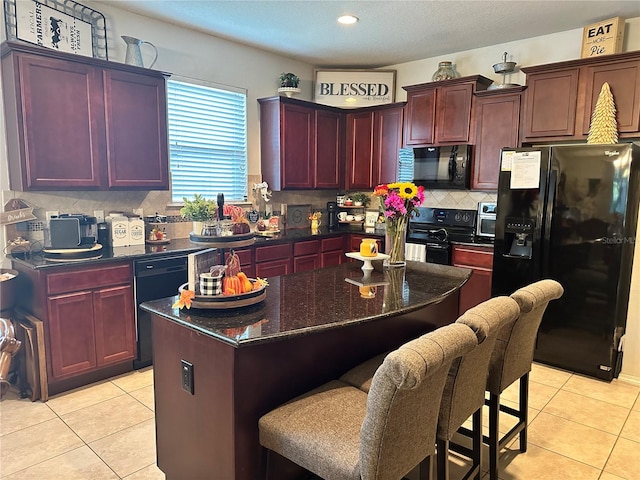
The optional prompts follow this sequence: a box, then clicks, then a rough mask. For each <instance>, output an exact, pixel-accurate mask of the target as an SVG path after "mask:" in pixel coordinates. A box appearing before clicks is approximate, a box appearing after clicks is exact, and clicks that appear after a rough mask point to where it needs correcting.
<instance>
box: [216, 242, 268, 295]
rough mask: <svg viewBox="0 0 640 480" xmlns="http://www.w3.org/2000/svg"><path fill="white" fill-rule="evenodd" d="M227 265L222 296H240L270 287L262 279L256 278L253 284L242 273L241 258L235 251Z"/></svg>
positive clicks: (232, 252)
mask: <svg viewBox="0 0 640 480" xmlns="http://www.w3.org/2000/svg"><path fill="white" fill-rule="evenodd" d="M226 265H227V269H226V270H225V274H224V278H223V279H222V295H227V296H231V295H240V294H242V293H249V292H251V291H252V290H259V289H260V288H262V287H266V286H268V285H269V283H268V282H267V281H266V280H264V279H262V278H256V279H255V280H254V281H253V282H252V281H251V280H250V279H249V278H248V277H247V275H246V274H245V273H244V272H242V271H240V257H238V254H237V253H236V252H234V251H233V250H231V254H230V255H229V258H228V259H227V263H226Z"/></svg>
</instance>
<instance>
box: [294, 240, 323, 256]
mask: <svg viewBox="0 0 640 480" xmlns="http://www.w3.org/2000/svg"><path fill="white" fill-rule="evenodd" d="M318 247H319V242H318V240H309V241H307V242H296V243H294V244H293V256H294V257H299V256H301V255H313V254H314V253H318Z"/></svg>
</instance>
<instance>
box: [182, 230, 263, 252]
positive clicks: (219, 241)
mask: <svg viewBox="0 0 640 480" xmlns="http://www.w3.org/2000/svg"><path fill="white" fill-rule="evenodd" d="M189 240H191V241H192V242H193V243H201V244H203V245H207V246H209V247H216V248H240V247H248V246H250V245H253V243H254V242H255V237H254V233H253V232H249V233H243V234H241V235H226V236H224V237H214V236H211V235H196V234H195V233H193V232H191V233H189Z"/></svg>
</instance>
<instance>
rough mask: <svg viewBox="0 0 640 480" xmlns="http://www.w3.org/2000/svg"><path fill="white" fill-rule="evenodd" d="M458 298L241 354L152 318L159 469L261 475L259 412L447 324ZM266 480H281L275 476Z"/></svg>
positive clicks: (198, 475)
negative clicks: (190, 387) (189, 383)
mask: <svg viewBox="0 0 640 480" xmlns="http://www.w3.org/2000/svg"><path fill="white" fill-rule="evenodd" d="M458 297H459V295H458V292H457V291H456V292H454V293H452V294H451V295H449V296H448V297H446V298H445V299H444V300H443V301H442V302H440V303H436V304H430V305H428V306H427V307H425V308H422V309H420V310H417V311H415V312H412V313H409V314H405V315H401V316H392V317H387V318H381V319H377V320H372V321H369V322H364V323H359V324H356V325H347V326H344V327H340V328H335V329H331V330H327V331H323V332H318V333H309V334H307V335H298V336H295V337H292V338H283V339H282V340H279V341H273V342H269V343H261V344H257V345H247V346H245V347H240V348H238V347H234V346H232V345H229V344H227V343H224V342H221V341H219V340H217V339H215V338H212V337H210V336H207V335H203V334H201V333H198V332H196V331H194V330H192V329H189V328H185V327H184V326H181V325H178V324H176V323H175V322H172V321H169V320H167V319H165V318H163V317H160V316H159V315H155V314H154V321H153V351H154V359H153V362H154V390H155V413H156V438H157V458H158V466H159V467H160V469H161V470H162V471H163V472H164V473H165V475H166V478H167V480H182V479H185V478H189V479H191V480H197V479H203V480H204V479H211V478H216V479H217V480H227V479H228V480H231V479H243V480H244V479H246V480H256V479H260V478H265V469H266V462H265V460H266V456H265V455H263V452H262V449H261V447H260V444H259V442H258V419H259V418H260V417H261V416H262V415H263V414H265V413H267V412H268V411H270V410H271V409H273V408H275V407H277V406H278V405H281V404H282V403H284V402H286V401H287V400H290V399H291V398H293V397H295V396H297V395H299V394H301V393H304V392H306V391H308V390H310V389H312V388H314V387H316V386H318V385H321V384H322V383H324V382H327V381H329V380H331V379H334V378H337V377H339V376H340V375H341V374H342V373H344V372H345V371H346V370H348V369H349V368H351V367H353V366H355V365H357V364H359V363H361V362H363V361H365V360H367V359H368V358H370V357H372V356H374V355H376V354H378V353H381V352H384V351H387V350H391V349H394V348H397V347H398V346H400V345H401V344H403V343H405V342H406V341H408V340H410V339H413V338H416V337H418V336H419V335H421V334H424V333H426V332H428V331H431V330H434V329H435V328H438V327H440V326H442V325H445V324H448V323H451V322H453V321H455V319H456V317H457V311H458ZM181 360H186V361H188V362H190V363H191V364H193V372H194V373H193V377H194V378H193V380H194V381H193V383H194V394H193V395H191V394H190V393H188V392H187V391H185V390H183V389H182V388H181ZM279 463H282V462H273V464H272V465H271V466H272V467H273V468H276V469H277V468H278V467H277V464H279ZM270 470H271V468H270ZM287 470H289V469H287ZM289 473H291V471H290V472H289ZM271 474H272V475H273V476H272V477H271V478H278V479H279V480H285V479H286V478H289V477H288V474H286V473H285V472H283V471H281V472H271Z"/></svg>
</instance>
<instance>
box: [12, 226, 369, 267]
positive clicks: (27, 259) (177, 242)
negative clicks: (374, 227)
mask: <svg viewBox="0 0 640 480" xmlns="http://www.w3.org/2000/svg"><path fill="white" fill-rule="evenodd" d="M345 233H359V234H364V232H359V231H358V232H357V231H346V230H329V229H328V228H326V227H321V228H320V229H319V230H318V232H317V233H312V232H311V229H309V228H300V229H291V230H282V231H281V232H279V233H277V234H275V235H273V236H262V235H256V237H255V244H254V245H256V246H258V245H263V244H277V243H290V242H297V241H303V240H313V239H317V238H326V237H335V236H338V235H343V234H345ZM366 235H367V236H372V237H379V235H376V234H366ZM204 248H210V247H209V246H208V245H207V244H206V243H196V242H192V241H191V240H189V239H188V238H174V239H172V240H171V241H170V242H169V243H168V244H166V245H149V244H145V245H134V246H130V247H103V248H102V250H101V251H100V252H99V253H97V254H96V257H97V258H83V259H71V258H69V259H55V260H54V259H50V258H47V257H46V256H44V255H43V254H42V253H28V254H26V255H19V256H15V257H13V256H8V258H10V259H11V260H13V261H15V262H18V263H21V264H23V265H26V266H28V267H30V268H51V267H60V266H67V267H68V266H72V265H95V264H99V263H101V262H113V261H122V260H140V259H151V258H155V257H158V258H159V257H162V256H171V255H173V254H188V253H191V252H196V251H198V250H202V249H204Z"/></svg>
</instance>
